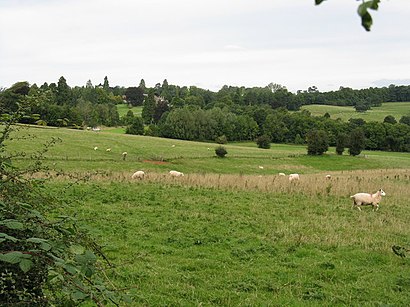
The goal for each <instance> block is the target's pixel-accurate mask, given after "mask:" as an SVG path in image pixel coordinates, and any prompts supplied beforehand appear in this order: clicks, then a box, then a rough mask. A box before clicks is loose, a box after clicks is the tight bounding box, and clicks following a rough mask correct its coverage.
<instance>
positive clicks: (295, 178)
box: [289, 174, 300, 182]
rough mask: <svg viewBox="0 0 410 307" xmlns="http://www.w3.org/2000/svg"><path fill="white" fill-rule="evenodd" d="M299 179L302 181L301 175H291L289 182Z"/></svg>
mask: <svg viewBox="0 0 410 307" xmlns="http://www.w3.org/2000/svg"><path fill="white" fill-rule="evenodd" d="M299 179H300V177H299V174H290V175H289V182H293V181H297V180H299Z"/></svg>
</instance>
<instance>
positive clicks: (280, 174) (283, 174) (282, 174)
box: [278, 173, 286, 176]
mask: <svg viewBox="0 0 410 307" xmlns="http://www.w3.org/2000/svg"><path fill="white" fill-rule="evenodd" d="M278 175H279V176H286V174H285V173H279V174H278Z"/></svg>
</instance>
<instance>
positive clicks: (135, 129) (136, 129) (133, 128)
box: [125, 117, 144, 135]
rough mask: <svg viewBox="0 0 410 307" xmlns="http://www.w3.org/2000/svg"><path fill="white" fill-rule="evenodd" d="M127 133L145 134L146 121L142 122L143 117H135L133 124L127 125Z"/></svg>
mask: <svg viewBox="0 0 410 307" xmlns="http://www.w3.org/2000/svg"><path fill="white" fill-rule="evenodd" d="M125 133H126V134H139V135H143V134H144V123H143V122H142V118H141V117H135V118H134V119H133V120H132V124H131V125H129V126H128V127H127V129H126V130H125Z"/></svg>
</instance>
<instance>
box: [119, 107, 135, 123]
mask: <svg viewBox="0 0 410 307" xmlns="http://www.w3.org/2000/svg"><path fill="white" fill-rule="evenodd" d="M133 121H134V112H132V111H131V110H128V112H127V113H126V114H125V115H124V116H123V117H122V122H123V124H124V125H127V126H128V125H131V124H132V122H133Z"/></svg>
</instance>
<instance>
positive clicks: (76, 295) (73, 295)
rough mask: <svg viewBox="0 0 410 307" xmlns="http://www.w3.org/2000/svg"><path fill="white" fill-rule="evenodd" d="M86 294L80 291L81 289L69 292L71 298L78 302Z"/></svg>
mask: <svg viewBox="0 0 410 307" xmlns="http://www.w3.org/2000/svg"><path fill="white" fill-rule="evenodd" d="M87 296H88V295H87V294H85V293H83V292H81V291H76V292H74V293H71V298H72V299H73V300H74V301H75V302H78V301H80V300H84V299H85V298H86V297H87Z"/></svg>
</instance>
